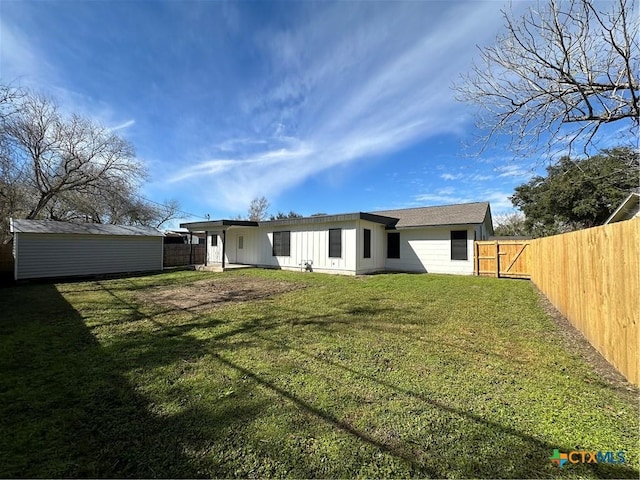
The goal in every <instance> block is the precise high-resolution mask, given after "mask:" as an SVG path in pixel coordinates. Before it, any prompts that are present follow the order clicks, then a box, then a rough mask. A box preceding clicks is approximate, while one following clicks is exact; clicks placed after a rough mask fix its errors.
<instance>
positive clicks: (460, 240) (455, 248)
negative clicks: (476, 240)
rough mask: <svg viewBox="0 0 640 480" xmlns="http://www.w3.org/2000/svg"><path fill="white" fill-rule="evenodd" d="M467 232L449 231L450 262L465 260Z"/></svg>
mask: <svg viewBox="0 0 640 480" xmlns="http://www.w3.org/2000/svg"><path fill="white" fill-rule="evenodd" d="M467 258H468V257H467V231H466V230H452V231H451V260H467Z"/></svg>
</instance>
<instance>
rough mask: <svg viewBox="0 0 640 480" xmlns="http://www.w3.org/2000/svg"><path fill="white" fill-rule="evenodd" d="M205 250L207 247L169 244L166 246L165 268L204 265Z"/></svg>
mask: <svg viewBox="0 0 640 480" xmlns="http://www.w3.org/2000/svg"><path fill="white" fill-rule="evenodd" d="M205 248H206V245H189V244H184V243H176V244H167V245H165V246H164V257H163V265H164V266H165V267H179V266H183V265H201V264H203V263H204V252H205ZM192 249H193V250H192Z"/></svg>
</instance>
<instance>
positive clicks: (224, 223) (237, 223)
mask: <svg viewBox="0 0 640 480" xmlns="http://www.w3.org/2000/svg"><path fill="white" fill-rule="evenodd" d="M257 226H258V222H253V221H251V220H211V221H206V222H188V223H181V224H180V228H186V229H187V230H189V231H190V232H207V231H211V230H220V229H225V227H257Z"/></svg>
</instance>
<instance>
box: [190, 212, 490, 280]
mask: <svg viewBox="0 0 640 480" xmlns="http://www.w3.org/2000/svg"><path fill="white" fill-rule="evenodd" d="M180 227H182V228H186V229H188V230H189V231H191V232H205V235H206V239H207V242H206V245H207V254H206V258H205V264H206V265H207V266H209V267H213V268H214V269H216V268H221V269H223V270H224V268H225V267H226V266H228V265H229V264H242V265H253V266H260V267H273V268H282V269H288V270H301V269H307V270H313V271H315V272H325V273H342V274H348V275H355V274H363V273H373V272H381V271H401V272H432V273H455V274H461V275H471V274H473V241H474V240H486V239H487V238H488V237H489V236H490V235H492V234H493V225H492V220H491V209H490V207H489V203H488V202H478V203H467V204H459V205H444V206H437V207H422V208H408V209H402V210H387V211H380V212H372V213H365V212H357V213H345V214H338V215H320V216H312V217H304V218H288V219H284V220H271V221H263V222H252V221H244V220H215V221H206V222H192V223H183V224H181V225H180Z"/></svg>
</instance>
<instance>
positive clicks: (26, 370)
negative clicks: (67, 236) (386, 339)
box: [0, 285, 638, 478]
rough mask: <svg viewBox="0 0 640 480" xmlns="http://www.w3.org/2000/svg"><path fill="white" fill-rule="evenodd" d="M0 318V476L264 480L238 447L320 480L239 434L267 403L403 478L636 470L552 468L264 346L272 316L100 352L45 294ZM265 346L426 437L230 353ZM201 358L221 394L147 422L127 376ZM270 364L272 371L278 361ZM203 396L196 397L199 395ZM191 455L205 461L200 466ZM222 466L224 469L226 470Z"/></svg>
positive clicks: (287, 456)
mask: <svg viewBox="0 0 640 480" xmlns="http://www.w3.org/2000/svg"><path fill="white" fill-rule="evenodd" d="M111 297H112V298H113V300H114V302H116V303H121V304H122V305H123V307H126V308H125V310H129V311H130V313H131V314H132V315H133V317H136V316H143V317H144V315H145V313H144V312H143V311H141V310H139V309H137V306H136V305H135V304H132V303H129V304H127V302H126V301H125V299H124V298H123V297H120V296H119V295H115V296H114V295H112V296H111ZM0 309H1V310H2V311H5V312H17V313H12V314H9V315H8V316H7V317H6V318H4V319H3V320H2V321H0V369H1V373H2V377H1V379H0V429H1V432H0V450H1V451H2V452H8V455H7V460H6V461H3V462H2V464H1V465H0V477H199V476H220V477H232V476H238V475H240V476H246V475H247V473H250V472H252V471H253V472H255V471H257V472H268V470H259V469H257V470H250V469H248V468H244V467H242V466H241V467H238V465H239V462H240V463H241V462H242V461H243V460H244V458H243V457H242V453H238V452H244V451H245V450H243V448H244V447H242V444H252V445H253V447H252V448H253V454H254V455H255V458H257V460H256V461H257V462H260V461H262V460H263V459H266V458H267V457H268V456H271V458H275V459H277V461H279V462H280V463H281V464H282V465H283V467H282V470H280V471H279V472H282V471H284V472H290V474H291V475H294V476H308V477H316V476H326V475H323V474H322V471H321V470H319V469H318V464H317V463H314V462H316V461H317V459H315V460H312V459H308V460H304V459H303V460H299V459H298V460H296V459H294V457H296V456H298V457H299V456H302V455H303V454H304V452H303V451H298V450H295V449H294V450H289V451H286V450H287V449H286V447H284V446H281V447H280V448H279V449H275V450H274V449H269V448H268V446H266V445H265V446H264V448H262V447H261V446H260V443H259V440H258V441H256V440H255V439H254V438H252V437H251V433H250V430H245V429H243V427H244V426H246V425H248V424H251V422H253V421H254V420H256V419H258V418H259V417H260V415H261V414H262V412H263V411H264V410H265V408H266V407H268V405H267V403H274V402H275V403H278V402H281V403H282V404H283V405H285V406H283V407H281V408H279V409H277V412H278V415H287V412H289V411H290V408H291V407H294V408H295V409H298V410H300V411H302V412H304V413H305V414H306V415H307V416H308V417H309V418H314V419H315V421H316V423H317V424H322V425H326V426H328V427H329V428H330V429H332V430H335V431H337V432H340V434H343V435H346V436H348V437H350V438H351V439H354V440H355V445H356V446H354V444H353V443H351V444H349V445H350V446H349V447H348V449H347V450H345V451H344V452H343V454H344V455H346V456H349V455H354V456H357V455H361V452H362V449H361V448H360V447H359V445H362V446H364V447H366V449H373V450H377V451H379V452H382V453H384V454H385V455H388V456H390V457H392V458H394V459H397V460H398V461H400V462H401V463H403V464H404V465H405V466H407V468H406V469H405V470H402V472H403V474H406V475H413V476H419V477H426V476H428V477H447V476H451V475H458V476H463V477H511V478H523V477H532V476H569V477H571V476H574V475H584V476H595V477H603V478H604V477H632V478H637V476H638V472H637V471H636V470H634V469H633V468H630V467H628V466H624V465H622V466H615V467H614V466H610V465H602V464H601V465H597V466H593V465H584V466H576V467H579V468H576V469H573V470H569V469H568V468H567V467H565V468H564V469H563V470H560V469H557V468H556V467H553V466H552V465H551V464H550V461H549V456H550V455H551V454H552V452H553V449H554V448H559V449H561V450H562V451H567V450H570V449H571V446H567V445H555V444H551V443H549V442H546V441H543V440H541V439H539V438H536V437H534V436H532V435H530V434H528V433H526V432H524V431H520V430H519V429H518V428H517V427H514V426H513V425H502V424H500V423H497V422H495V421H490V420H488V419H486V418H483V417H482V416H481V415H478V414H474V413H473V412H472V411H470V410H466V409H464V408H460V407H452V406H451V405H448V404H447V403H446V402H445V401H443V400H441V399H438V398H436V397H434V396H427V395H425V394H424V393H419V392H418V391H417V389H416V390H415V391H414V390H412V389H408V388H402V387H399V386H398V385H395V384H394V383H393V382H392V381H391V380H386V379H385V378H382V377H379V376H373V375H371V374H368V373H367V372H365V371H362V369H361V367H359V366H358V365H349V364H346V363H344V362H341V361H339V360H336V359H332V358H326V357H321V356H318V355H317V354H315V353H313V352H307V351H306V349H305V346H304V345H300V344H296V345H294V346H292V345H291V344H290V343H287V342H284V343H283V342H282V341H280V340H279V339H278V337H277V334H279V333H281V332H280V331H277V329H278V327H280V326H282V325H283V323H285V324H286V321H285V322H283V320H282V319H281V318H278V317H277V316H276V315H270V314H265V315H263V316H254V317H252V318H249V319H246V320H245V321H242V322H238V323H237V324H236V325H234V326H233V327H234V328H231V329H230V330H225V331H222V332H219V333H218V334H215V335H212V336H211V337H209V338H196V337H195V336H193V335H191V330H192V329H193V328H203V327H206V326H207V325H209V324H210V325H211V326H216V325H218V324H219V323H221V322H223V321H224V319H223V318H222V317H220V318H213V317H210V316H209V317H207V320H206V321H204V322H203V321H202V319H198V318H197V317H194V318H193V319H191V321H190V322H189V323H187V324H185V325H173V326H171V325H168V326H167V325H163V326H164V327H165V328H163V329H159V330H158V331H155V332H151V333H145V334H140V333H138V334H137V335H132V336H131V337H129V336H123V337H122V338H119V339H118V340H117V341H116V342H113V344H112V345H110V346H109V347H108V348H103V347H102V346H101V345H100V344H99V343H98V342H97V340H96V339H95V337H93V335H92V334H91V332H90V331H89V330H88V329H87V328H86V326H85V324H84V322H83V319H82V318H81V316H80V315H79V314H78V312H77V311H76V310H75V309H73V307H72V306H71V305H69V304H68V303H67V302H66V300H65V299H64V298H62V297H61V296H60V294H59V293H58V291H57V290H56V288H55V286H52V285H39V286H27V287H22V288H20V289H19V290H18V289H15V290H12V289H8V290H5V291H3V292H0ZM370 313H374V312H370V311H368V310H367V311H363V310H362V309H361V308H357V309H352V311H346V312H344V314H339V315H336V316H334V318H333V319H334V320H337V321H339V322H340V323H346V320H347V319H349V318H352V317H353V316H354V315H363V316H368V315H369V314H370ZM306 315H307V318H305V316H304V315H301V316H300V318H299V320H300V322H299V323H298V322H293V323H290V326H291V328H294V330H295V328H298V327H299V328H311V329H316V330H317V331H318V332H320V334H322V332H323V331H324V330H325V327H326V324H329V323H331V322H332V317H331V316H326V317H325V316H322V317H321V318H319V317H318V316H315V317H314V316H313V315H312V313H311V312H308V313H307V314H306ZM287 316H288V317H289V316H290V315H287ZM133 317H130V318H133ZM207 322H209V323H207ZM160 323H161V324H162V322H160ZM354 328H357V325H355V326H354ZM292 335H295V333H293V334H292ZM274 344H279V345H280V346H282V347H283V349H295V350H296V351H297V352H298V353H299V355H300V356H302V357H307V358H308V359H309V360H312V361H313V362H312V363H311V364H310V365H311V367H310V368H316V369H318V370H317V372H315V378H319V377H322V378H324V379H325V380H323V381H324V382H325V383H327V382H330V381H331V378H333V377H335V378H339V379H349V380H350V381H352V382H354V384H355V383H358V384H359V385H362V386H364V387H365V388H368V387H369V386H371V387H372V388H371V391H372V392H377V394H378V395H381V396H389V397H390V398H391V397H393V398H394V399H395V400H396V401H397V399H398V398H402V399H406V400H407V405H414V406H415V405H416V404H417V405H419V407H418V410H417V412H418V413H414V412H413V411H411V410H407V411H404V410H403V411H402V412H400V413H399V415H400V416H402V415H409V416H410V415H421V416H426V417H428V416H429V415H432V417H429V418H423V419H422V420H421V422H420V423H422V424H424V425H426V426H427V427H428V428H427V432H424V433H418V432H412V431H406V430H405V431H403V428H406V427H403V426H402V425H384V424H383V423H382V421H381V420H378V419H377V418H375V417H373V422H375V425H366V424H362V423H359V422H358V421H357V419H353V418H349V416H348V415H347V413H346V412H345V411H344V410H342V409H341V408H337V409H331V408H328V407H325V406H323V405H322V404H321V403H319V402H317V401H316V400H315V399H314V398H309V396H308V395H305V394H304V393H303V392H301V391H300V390H298V389H297V387H296V386H295V385H289V384H287V383H286V382H285V383H283V382H281V381H280V380H279V379H278V377H277V376H274V375H273V374H271V373H270V372H265V368H268V367H265V366H264V365H262V366H254V365H252V364H251V363H250V362H249V361H248V360H247V358H243V357H242V349H243V348H251V349H254V350H255V349H256V348H257V349H262V350H264V351H270V349H271V348H272V347H273V345H274ZM138 352H139V353H138ZM223 352H224V353H223ZM271 353H272V352H271ZM238 355H239V357H238ZM203 357H206V358H205V360H207V362H208V363H206V365H204V366H205V367H206V368H212V369H214V370H222V371H224V374H225V375H229V377H230V379H231V380H230V385H232V387H233V388H232V389H229V390H228V391H227V392H224V391H221V392H219V395H218V396H217V397H216V396H215V395H214V396H212V397H206V398H203V399H198V398H196V389H194V388H193V387H192V386H190V385H188V384H187V385H184V386H183V387H181V388H184V389H183V390H180V388H178V387H179V386H178V387H176V388H175V389H174V390H171V391H169V393H168V394H167V398H170V399H172V400H174V401H175V403H177V404H178V406H177V407H176V411H175V412H173V413H171V414H168V413H163V412H161V411H158V409H157V406H156V405H152V404H150V403H149V401H148V400H147V399H145V398H144V397H143V396H142V395H141V394H140V393H139V392H137V391H136V390H135V389H134V388H133V386H132V385H131V384H130V383H129V381H128V380H127V377H126V372H128V371H130V370H131V369H140V370H143V371H145V372H148V371H149V370H151V369H153V368H155V367H160V366H163V365H170V364H172V363H175V362H177V361H181V362H184V363H185V364H188V363H189V362H194V363H195V361H197V360H200V359H201V358H203ZM238 358H240V359H243V360H242V361H238ZM273 362H274V365H273V366H274V367H277V365H275V363H276V362H277V357H275V356H274V357H273ZM194 368H201V367H194ZM313 373H314V372H312V374H313ZM171 374H172V375H177V376H180V375H183V373H182V372H181V371H179V369H177V370H176V369H172V371H171ZM234 374H235V377H234ZM167 381H168V382H171V381H173V380H172V379H171V378H168V379H167ZM205 387H206V388H205V389H208V388H209V387H210V384H206V385H205ZM325 387H326V388H329V387H330V385H328V384H327V385H325ZM320 388H321V389H322V388H324V387H320ZM265 391H266V392H268V395H265V394H264V392H265ZM205 393H209V392H205ZM320 393H322V392H320ZM342 395H345V394H344V393H342ZM274 399H275V400H274ZM337 400H338V401H340V399H339V398H338V399H337ZM388 401H389V399H388V398H380V399H378V400H377V401H376V403H375V404H373V405H372V408H373V407H375V408H383V409H384V408H385V402H388ZM287 405H288V407H287ZM389 406H390V407H391V404H389ZM362 408H363V409H366V408H367V407H362ZM403 408H408V407H403ZM412 408H413V407H412ZM390 418H392V419H393V418H396V417H390ZM265 421H268V420H265ZM300 429H301V431H299V432H296V433H297V434H299V435H303V436H304V435H309V436H311V435H312V434H313V431H314V430H313V427H311V426H305V425H303V426H301V427H300ZM230 443H233V445H234V447H238V445H240V446H239V447H238V449H237V451H232V450H231V449H230V448H229V444H230ZM212 452H214V453H213V454H212ZM216 452H217V453H216ZM203 456H209V457H210V458H214V460H207V459H202V458H201V457H203ZM230 457H233V458H231V460H229V458H230ZM358 458H360V457H358ZM363 458H364V457H363ZM201 460H202V461H201ZM368 461H370V462H374V463H375V462H376V460H370V459H369V460H368ZM225 462H226V463H225ZM234 462H235V463H234ZM554 468H555V469H554ZM336 471H338V472H340V470H336ZM395 472H396V475H395V476H398V474H397V470H396V471H395ZM393 473H394V471H392V472H391V476H394V475H393ZM356 474H357V470H354V471H350V470H345V471H342V472H341V475H342V476H352V475H356ZM369 476H385V475H371V474H370V475H369ZM387 476H389V475H387Z"/></svg>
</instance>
